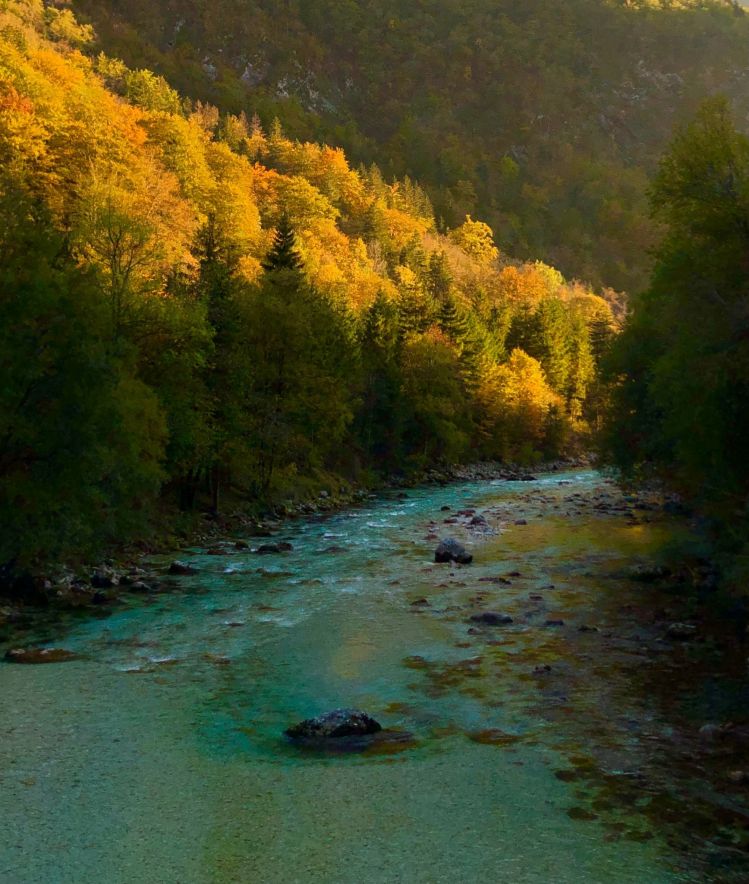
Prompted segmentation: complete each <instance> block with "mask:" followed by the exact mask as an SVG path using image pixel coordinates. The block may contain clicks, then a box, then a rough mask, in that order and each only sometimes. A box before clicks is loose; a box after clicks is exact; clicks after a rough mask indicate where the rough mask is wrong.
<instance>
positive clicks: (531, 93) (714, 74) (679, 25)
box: [72, 0, 749, 292]
mask: <svg viewBox="0 0 749 884" xmlns="http://www.w3.org/2000/svg"><path fill="white" fill-rule="evenodd" d="M72 6H73V8H75V9H76V10H77V11H79V12H80V13H81V14H84V15H86V16H90V20H91V21H92V22H93V23H94V24H95V26H96V29H97V33H98V34H99V36H100V39H101V40H102V42H103V45H104V47H105V49H106V50H107V51H109V52H111V53H112V54H113V55H115V56H116V57H118V58H122V59H123V60H124V61H125V62H127V63H128V64H129V65H131V66H133V67H138V68H149V69H151V70H155V71H156V72H157V73H159V74H161V75H163V76H165V77H166V78H167V79H168V80H169V82H170V83H171V84H172V85H173V86H175V87H176V88H178V89H179V90H180V91H182V92H183V93H184V94H186V95H189V96H190V97H192V98H195V99H201V100H203V101H208V102H211V103H213V104H216V105H217V106H219V107H221V108H222V109H223V110H227V111H231V112H232V113H235V114H238V113H240V112H241V111H242V110H244V111H245V112H246V113H247V114H248V115H250V116H251V115H252V113H253V112H257V113H259V115H260V117H261V118H262V120H263V123H264V124H265V125H266V126H269V125H270V123H271V122H272V120H273V119H274V117H276V116H278V117H279V119H280V120H281V121H282V123H283V124H284V128H285V129H286V130H287V131H288V132H289V133H290V134H291V136H292V137H293V138H300V139H302V140H310V141H325V142H327V143H330V144H335V145H339V146H341V147H343V148H344V149H345V150H346V153H347V155H348V157H349V158H350V160H351V161H352V162H353V163H354V164H355V165H358V164H359V163H361V162H364V163H365V164H367V165H369V164H370V163H371V162H377V163H378V165H380V167H381V168H382V170H383V172H384V174H385V175H386V177H387V178H388V179H392V178H399V179H403V178H404V177H405V176H409V177H410V178H412V179H415V180H418V181H419V182H420V184H421V185H422V186H423V187H424V188H425V189H426V190H427V192H428V194H429V197H430V199H431V201H432V204H433V205H434V208H435V215H436V219H437V223H438V225H439V227H440V228H442V227H443V226H445V225H446V226H448V227H451V228H454V227H456V226H459V225H460V224H461V223H462V222H463V219H464V218H465V216H466V215H467V214H471V215H473V216H474V217H479V218H481V219H482V220H484V221H486V222H487V223H488V224H489V225H490V226H491V227H492V229H493V230H494V232H495V234H496V236H497V239H498V241H499V242H500V243H501V244H502V246H503V248H504V249H506V250H507V252H508V253H509V254H511V255H513V256H514V257H516V258H522V259H540V260H543V261H545V262H546V263H548V264H551V265H553V266H555V267H557V268H558V269H559V270H560V271H561V272H562V273H563V274H564V275H565V276H567V277H569V278H575V277H577V278H580V279H583V280H586V281H587V282H589V283H591V284H593V285H594V286H596V287H599V288H600V287H604V286H606V287H611V288H612V289H614V290H616V291H629V292H633V291H636V290H639V289H641V288H644V286H645V285H646V283H647V279H648V274H649V272H650V250H651V249H652V248H653V247H654V246H655V245H656V243H657V242H658V240H659V238H660V225H659V224H658V223H657V222H656V221H654V220H653V219H651V217H650V215H649V212H648V199H647V187H648V179H649V177H650V176H651V175H652V174H653V173H654V172H655V169H656V166H657V163H658V159H659V157H660V155H661V153H662V152H663V151H664V150H665V148H666V145H667V144H668V142H669V140H670V138H671V132H672V130H673V128H674V126H675V125H679V124H682V123H685V122H686V121H687V120H688V119H689V118H690V117H691V116H692V115H693V114H694V113H695V112H696V110H697V107H698V106H699V103H700V102H701V101H702V99H703V98H704V97H705V96H707V95H711V94H715V93H721V94H724V95H726V96H727V97H728V98H729V100H730V101H731V103H732V105H733V106H734V110H735V112H736V113H737V115H738V117H739V118H743V117H744V116H745V115H746V114H747V112H749V99H748V98H747V94H748V93H747V88H746V84H747V76H748V75H749V70H748V69H747V62H746V43H747V40H748V39H749V17H747V15H746V14H745V12H744V11H743V9H742V8H741V7H740V6H738V5H737V4H736V3H734V2H732V0H564V2H560V0H525V2H522V3H520V2H517V0H470V2H465V0H423V2H418V3H415V2H413V3H412V2H407V3H404V2H401V0H346V2H341V0H315V2H314V3H304V2H299V0H252V2H249V0H169V2H161V3H153V2H150V0H117V2H110V0H103V2H102V0H73V3H72ZM280 21H282V22H283V23H284V25H283V28H279V27H278V22H280Z"/></svg>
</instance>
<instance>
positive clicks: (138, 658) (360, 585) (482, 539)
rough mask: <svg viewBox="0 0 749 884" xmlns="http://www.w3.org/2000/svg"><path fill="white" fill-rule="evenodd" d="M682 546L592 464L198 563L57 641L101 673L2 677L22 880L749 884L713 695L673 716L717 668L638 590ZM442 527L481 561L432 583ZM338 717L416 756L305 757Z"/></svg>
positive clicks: (349, 518)
mask: <svg viewBox="0 0 749 884" xmlns="http://www.w3.org/2000/svg"><path fill="white" fill-rule="evenodd" d="M601 501H604V504H601ZM448 506H449V507H451V508H452V511H453V513H454V511H456V510H460V509H464V508H468V507H470V508H475V509H476V510H477V511H478V512H480V513H484V514H486V518H487V522H488V526H489V528H490V529H491V530H488V531H487V530H484V529H483V528H482V527H481V526H478V527H476V528H471V527H468V526H467V524H466V523H467V522H468V519H467V518H464V517H458V522H457V523H448V524H445V522H444V520H445V519H450V518H455V516H454V515H453V513H451V512H448V511H443V510H442V508H443V507H448ZM523 522H525V523H526V524H522V523H523ZM430 523H433V524H431V525H430ZM516 523H519V524H516ZM677 531H678V528H677V527H675V526H674V525H672V524H671V523H669V522H668V521H667V520H666V519H665V517H664V516H662V515H658V514H657V513H653V512H651V513H648V512H638V511H635V512H634V513H633V512H632V510H631V507H629V506H628V505H627V504H626V502H622V499H621V498H620V496H619V493H618V492H617V491H616V490H615V489H614V488H613V487H612V486H610V485H608V484H607V483H606V482H605V481H604V480H603V479H602V477H601V476H599V475H598V474H596V473H594V472H577V473H569V474H564V475H562V474H550V475H544V476H542V477H541V478H539V479H538V480H536V481H533V482H493V483H467V484H463V485H453V486H450V487H445V488H423V489H415V490H411V491H409V492H408V493H407V496H406V497H405V499H399V498H398V497H397V496H396V495H395V494H390V495H386V496H383V497H381V498H378V499H375V500H373V501H372V502H371V503H370V504H368V505H366V506H363V507H360V508H356V509H351V510H348V511H346V512H342V513H340V514H338V515H336V516H333V517H331V518H327V519H324V520H315V519H310V520H309V521H306V522H298V523H294V524H291V525H289V526H287V527H286V528H285V529H284V530H283V532H282V533H281V535H280V538H281V539H285V540H289V541H291V543H292V544H293V546H294V550H293V552H291V553H288V554H284V555H281V556H263V557H261V556H257V555H253V554H252V553H250V552H249V551H245V552H235V553H232V554H229V553H228V552H227V555H226V556H215V555H211V556H209V555H207V554H206V553H205V551H202V550H197V549H194V550H189V551H187V552H183V553H181V557H183V558H185V557H186V558H189V560H190V561H191V562H194V563H195V564H196V565H197V566H198V567H199V569H200V573H199V574H198V575H196V576H193V577H186V578H180V579H179V580H176V581H175V586H174V588H173V591H171V592H166V593H162V594H159V595H157V596H155V597H153V598H150V599H149V600H147V601H144V600H143V599H142V598H133V599H132V600H131V601H130V602H128V603H126V604H125V605H123V606H120V607H118V608H116V609H115V610H114V611H113V612H112V613H111V615H110V616H108V617H105V618H101V619H98V618H97V619H80V618H79V619H75V620H71V621H69V622H66V623H63V624H61V625H60V626H59V627H58V628H57V633H55V630H52V631H50V628H49V627H45V629H46V632H45V633H44V635H42V636H40V637H41V638H44V639H46V641H47V642H48V644H49V645H51V646H64V647H65V648H67V649H69V650H72V651H75V652H77V653H79V654H80V655H81V659H80V660H77V661H72V662H65V663H59V664H47V665H37V666H21V665H11V664H8V665H0V688H1V697H2V719H1V720H0V786H1V788H0V820H2V825H1V826H0V881H2V882H3V884H32V882H39V884H126V882H127V884H131V882H132V884H226V882H253V884H254V882H269V884H270V882H279V884H280V882H284V884H289V882H297V881H298V882H335V884H338V882H340V884H355V882H356V884H370V882H371V884H375V882H378V884H379V882H382V884H385V882H388V884H391V882H404V884H405V882H407V884H412V882H413V884H417V882H471V884H479V882H487V884H488V882H492V884H504V882H507V884H522V882H529V884H550V882H559V884H566V882H570V884H585V882H606V884H618V882H622V884H624V882H631V884H643V882H647V884H659V882H664V884H665V882H676V881H706V880H716V881H717V880H726V881H729V880H735V881H740V880H744V881H745V880H747V878H746V877H742V876H741V875H742V872H739V871H736V868H738V866H736V867H734V866H735V863H739V862H740V860H741V854H740V851H739V849H738V848H739V847H741V846H742V842H741V839H742V837H744V836H743V834H742V831H741V826H740V822H741V820H742V818H743V817H742V814H743V813H744V811H743V804H740V796H735V795H734V796H731V795H729V796H728V798H726V796H725V795H723V794H722V793H721V790H717V791H716V790H714V789H712V787H711V786H710V785H709V783H707V781H705V780H702V779H700V777H701V776H703V774H700V773H699V772H698V771H695V769H694V764H693V759H694V747H693V745H692V743H689V742H688V741H687V738H686V737H684V736H683V734H682V732H681V731H680V730H679V727H683V728H684V733H689V732H690V731H689V728H690V726H691V724H690V722H692V721H693V722H694V728H695V730H696V729H698V728H699V725H700V724H701V723H703V722H704V720H705V718H704V716H705V715H706V714H709V713H710V712H711V711H713V709H712V706H711V705H710V704H711V703H713V702H714V701H713V700H712V699H710V697H711V696H712V695H711V694H710V691H709V690H708V691H704V690H702V689H701V688H700V684H701V682H700V683H699V684H697V683H694V685H693V686H694V691H695V692H696V693H697V694H698V695H699V696H706V697H708V699H707V700H705V701H704V703H702V705H700V704H699V703H698V704H697V707H698V708H689V709H687V708H686V706H685V705H684V704H683V703H681V704H680V703H676V707H678V708H676V707H675V706H674V702H672V701H674V698H676V699H677V700H678V698H679V697H681V696H683V695H684V691H685V690H686V689H687V688H688V687H689V685H686V687H685V685H684V676H683V675H682V674H681V673H683V672H684V671H686V672H692V671H695V672H701V670H699V668H698V667H697V664H696V663H694V662H693V661H692V662H691V663H690V660H691V657H689V654H691V653H692V652H691V651H690V650H688V649H687V648H685V647H683V646H682V645H679V644H678V643H674V642H670V641H665V640H664V638H663V634H662V629H661V628H660V627H659V626H656V625H654V624H653V622H652V621H653V618H652V617H648V616H646V615H645V614H643V611H645V612H647V611H648V610H649V607H650V606H651V605H652V604H653V601H652V599H651V593H652V592H654V590H652V589H651V588H650V587H648V586H645V585H643V584H641V583H637V582H635V581H633V580H631V579H628V578H627V576H626V574H625V573H624V572H625V571H626V569H627V568H628V567H630V566H631V565H632V563H633V562H645V563H647V562H650V561H652V560H654V558H657V556H658V555H659V554H660V552H661V551H662V550H663V548H664V547H665V546H666V545H667V544H668V543H670V542H673V538H674V534H675V532H677ZM430 532H431V533H437V534H439V535H440V536H446V535H447V534H448V533H450V534H453V535H454V536H456V537H458V538H459V539H461V540H463V541H465V542H466V543H467V545H468V546H469V547H470V549H471V551H472V552H473V554H474V556H475V559H474V563H473V564H472V565H469V566H465V567H457V566H455V567H453V566H444V565H435V564H433V562H432V557H433V550H434V547H435V545H436V544H435V542H434V540H433V539H427V537H428V536H429V535H430ZM482 578H484V579H483V580H482ZM486 578H492V580H493V581H494V582H489V581H488V580H487V579H486ZM499 578H501V582H500V581H499ZM421 600H425V601H426V602H427V604H425V603H424V602H423V601H421ZM413 602H417V603H418V604H416V605H414V604H412V603H413ZM481 610H497V611H502V612H507V613H508V614H510V615H511V616H512V617H513V619H514V622H513V623H512V624H511V625H508V626H502V627H497V628H488V627H487V628H485V627H479V626H474V625H471V623H470V622H469V621H468V618H469V616H470V614H471V613H475V612H476V611H481ZM558 621H562V623H561V624H559V623H558ZM555 623H556V624H557V625H554V624H555ZM580 627H583V631H581V629H580ZM687 665H688V666H693V667H697V668H693V669H689V668H687V669H686V670H685V669H684V668H683V667H684V666H687ZM702 677H703V676H702V675H699V676H695V678H702ZM691 678H692V677H691V676H690V679H691ZM708 695H709V696H708ZM687 705H688V704H687ZM337 706H354V707H359V708H362V709H365V710H367V711H368V712H369V713H371V714H372V715H374V716H375V717H376V718H378V720H380V721H381V722H382V723H383V725H385V726H387V727H393V728H397V729H399V730H405V731H409V732H411V733H412V735H413V739H412V741H410V742H407V743H404V744H398V745H397V746H393V747H390V751H387V752H385V751H380V752H378V753H376V754H366V753H365V754H364V755H320V754H310V753H307V752H304V751H300V750H298V749H296V748H295V747H293V746H290V745H287V744H286V743H285V742H284V741H283V740H282V739H281V734H282V731H283V730H284V728H285V727H287V726H289V725H291V724H293V723H295V722H297V721H299V720H301V719H303V718H306V717H309V716H311V715H315V714H318V713H320V712H324V711H326V710H329V709H332V708H335V707H337ZM685 741H686V742H685ZM396 750H397V751H396ZM690 765H692V766H691V767H690ZM713 793H714V794H713ZM726 805H727V806H728V810H727V811H726V810H725V807H726ZM716 808H717V809H718V810H719V811H721V812H724V811H725V812H726V813H728V816H729V817H730V819H729V820H728V821H725V820H718V819H717V818H716V816H715V812H716ZM721 808H722V809H723V810H721ZM737 821H738V822H737ZM711 826H712V828H711ZM726 826H729V830H726ZM730 827H733V828H730ZM731 845H736V849H735V857H734V859H732V857H733V856H734V854H733V853H732V847H731ZM716 847H719V848H720V850H719V851H718V852H717V853H716V851H715V850H714V849H713V848H716ZM716 857H717V858H716ZM741 868H742V870H743V873H745V872H746V867H745V866H743V865H742V866H741ZM732 875H733V877H731V876H732Z"/></svg>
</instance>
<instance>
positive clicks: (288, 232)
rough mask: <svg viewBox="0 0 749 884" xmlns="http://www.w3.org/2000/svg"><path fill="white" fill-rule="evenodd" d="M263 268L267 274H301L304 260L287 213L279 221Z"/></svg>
mask: <svg viewBox="0 0 749 884" xmlns="http://www.w3.org/2000/svg"><path fill="white" fill-rule="evenodd" d="M262 266H263V270H265V272H266V273H277V272H279V271H283V270H290V271H295V272H299V271H301V269H302V266H303V262H302V258H301V256H300V254H299V252H298V251H297V247H296V233H295V232H294V228H293V227H292V226H291V221H289V217H288V215H286V213H284V214H283V215H281V217H280V219H279V221H278V225H277V226H276V234H275V237H274V239H273V245H272V246H271V250H270V251H269V252H268V254H267V255H266V257H265V260H264V261H263V264H262Z"/></svg>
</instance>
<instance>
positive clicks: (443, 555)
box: [434, 537, 473, 565]
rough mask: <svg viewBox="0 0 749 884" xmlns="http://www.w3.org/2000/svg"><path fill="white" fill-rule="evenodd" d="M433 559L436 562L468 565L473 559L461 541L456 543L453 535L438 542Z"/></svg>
mask: <svg viewBox="0 0 749 884" xmlns="http://www.w3.org/2000/svg"><path fill="white" fill-rule="evenodd" d="M434 561H435V562H437V563H438V564H445V563H447V562H457V563H458V564H459V565H470V563H471V562H472V561H473V556H472V555H471V554H470V553H469V552H468V551H467V550H466V548H465V547H464V546H463V544H462V543H458V541H457V540H455V538H453V537H447V538H445V540H443V541H441V542H440V544H439V546H438V547H437V549H436V550H435V551H434Z"/></svg>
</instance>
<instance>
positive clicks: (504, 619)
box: [471, 611, 514, 626]
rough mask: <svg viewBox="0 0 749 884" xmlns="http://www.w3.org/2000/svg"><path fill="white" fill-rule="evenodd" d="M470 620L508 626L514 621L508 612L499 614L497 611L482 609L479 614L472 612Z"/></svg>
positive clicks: (490, 624)
mask: <svg viewBox="0 0 749 884" xmlns="http://www.w3.org/2000/svg"><path fill="white" fill-rule="evenodd" d="M471 622H472V623H483V624H484V626H508V625H509V624H510V623H513V622H514V621H513V619H512V617H510V615H509V614H500V613H499V612H497V611H482V612H481V613H480V614H473V615H472V616H471Z"/></svg>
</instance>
